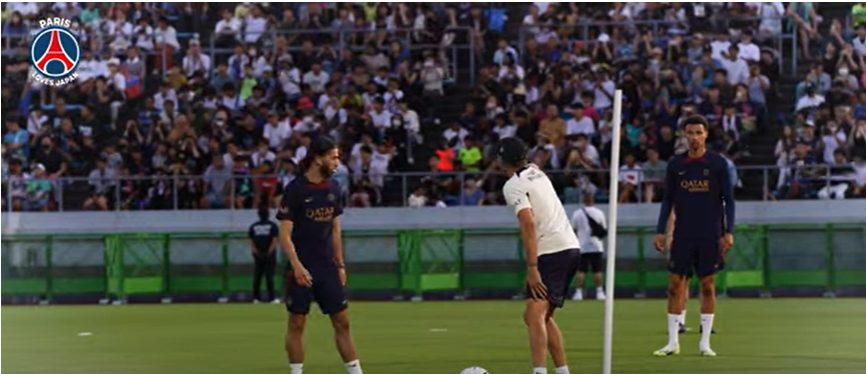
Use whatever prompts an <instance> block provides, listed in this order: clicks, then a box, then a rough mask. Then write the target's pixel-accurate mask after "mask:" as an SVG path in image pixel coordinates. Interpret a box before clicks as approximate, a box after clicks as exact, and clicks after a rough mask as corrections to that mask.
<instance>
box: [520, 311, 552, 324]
mask: <svg viewBox="0 0 866 374" xmlns="http://www.w3.org/2000/svg"><path fill="white" fill-rule="evenodd" d="M546 315H547V311H544V310H535V309H533V308H527V309H526V311H525V312H523V323H525V324H526V325H527V326H532V325H536V324H542V325H543V324H544V323H545V317H546Z"/></svg>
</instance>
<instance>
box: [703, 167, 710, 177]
mask: <svg viewBox="0 0 866 374" xmlns="http://www.w3.org/2000/svg"><path fill="white" fill-rule="evenodd" d="M708 175H710V169H704V176H705V177H706V176H708Z"/></svg>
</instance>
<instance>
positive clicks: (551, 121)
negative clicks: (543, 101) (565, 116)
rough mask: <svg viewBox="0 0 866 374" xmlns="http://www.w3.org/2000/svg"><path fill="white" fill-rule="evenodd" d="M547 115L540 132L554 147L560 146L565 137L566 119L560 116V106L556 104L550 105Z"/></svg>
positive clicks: (539, 129)
mask: <svg viewBox="0 0 866 374" xmlns="http://www.w3.org/2000/svg"><path fill="white" fill-rule="evenodd" d="M545 114H546V115H545V117H544V119H543V120H541V124H540V125H539V128H538V134H539V135H541V136H543V137H544V138H545V139H547V140H548V141H550V144H552V145H553V146H554V147H560V146H561V145H562V143H563V140H564V139H565V135H566V125H565V121H563V120H562V118H560V117H559V108H557V107H556V105H553V104H551V105H548V106H547V111H546V113H545Z"/></svg>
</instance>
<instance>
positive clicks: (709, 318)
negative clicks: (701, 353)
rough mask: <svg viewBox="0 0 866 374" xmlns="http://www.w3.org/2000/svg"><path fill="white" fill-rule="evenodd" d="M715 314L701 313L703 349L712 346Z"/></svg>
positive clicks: (701, 345)
mask: <svg viewBox="0 0 866 374" xmlns="http://www.w3.org/2000/svg"><path fill="white" fill-rule="evenodd" d="M715 316H716V315H715V314H703V313H701V329H702V331H701V344H700V347H701V349H704V348H709V347H710V335H712V334H713V318H715Z"/></svg>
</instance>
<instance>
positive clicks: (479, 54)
mask: <svg viewBox="0 0 866 374" xmlns="http://www.w3.org/2000/svg"><path fill="white" fill-rule="evenodd" d="M819 6H820V7H821V9H822V11H821V14H822V15H823V16H822V17H819V16H818V15H817V13H816V12H815V9H816V8H817V7H819ZM862 13H863V12H862V9H860V8H857V7H856V6H854V7H852V4H824V3H822V4H817V3H795V4H792V5H787V6H784V5H782V3H763V4H760V3H759V4H751V3H737V4H702V3H693V4H692V3H689V4H680V3H675V4H659V3H632V4H620V3H613V4H612V5H611V4H609V3H599V4H578V3H569V4H552V3H551V4H548V3H535V4H522V3H507V4H506V3H487V4H484V5H472V4H468V3H458V4H439V3H433V4H427V3H424V4H384V3H379V4H377V3H363V4H324V3H291V4H276V3H273V4H261V5H258V4H237V3H219V4H206V3H164V4H154V3H149V4H141V3H135V4H132V3H122V4H114V3H102V4H95V3H87V4H86V5H83V3H39V4H34V3H4V4H3V40H2V42H3V56H2V68H3V73H4V74H3V82H2V102H3V107H4V110H3V114H2V116H3V125H4V130H3V131H4V132H3V189H4V190H3V204H4V205H3V209H4V210H10V209H11V210H81V209H97V210H105V209H129V210H138V209H175V208H177V209H204V208H250V207H253V206H255V205H258V204H259V203H261V202H265V201H270V203H271V204H274V203H275V201H277V199H278V198H279V196H280V194H281V192H280V191H281V189H282V186H284V185H285V184H286V183H288V182H289V181H290V180H291V179H292V178H293V173H294V171H295V170H296V165H297V164H298V161H299V160H300V159H301V158H303V156H304V155H305V154H306V149H307V148H306V147H307V145H308V144H309V142H310V141H311V139H313V138H315V137H316V136H319V135H322V134H325V135H329V136H332V137H333V138H335V139H336V140H337V141H338V142H339V143H340V144H341V146H342V149H343V150H344V160H343V161H344V165H343V166H342V167H341V169H340V170H339V171H338V173H337V175H336V176H335V177H336V178H337V180H338V181H339V182H340V184H341V186H342V189H343V191H344V196H343V198H344V199H345V201H346V202H347V203H348V205H350V206H354V207H364V206H395V205H396V206H402V205H411V206H418V207H421V206H452V205H461V204H462V205H477V204H485V205H488V204H501V203H502V198H501V196H499V191H500V189H501V186H502V183H504V179H503V177H502V176H501V175H500V174H499V173H498V166H497V165H496V162H495V160H494V157H493V156H492V155H493V154H494V153H493V149H492V147H493V145H494V144H495V142H496V140H497V139H498V138H499V137H502V136H510V135H514V136H518V137H520V138H523V139H524V140H525V141H527V142H528V143H530V144H531V145H532V151H531V155H530V157H531V158H532V160H533V161H535V162H536V163H538V164H539V165H541V166H542V167H543V168H544V169H545V170H546V171H548V172H550V173H551V175H554V176H555V181H556V184H557V189H558V190H559V191H560V192H561V196H562V198H563V199H564V200H565V201H566V202H576V201H577V199H578V196H579V193H580V191H591V192H594V193H595V194H596V195H597V198H598V200H600V201H602V202H603V201H606V200H608V199H610V198H611V197H609V196H607V192H606V191H607V187H608V186H607V185H606V183H607V173H606V170H608V169H609V168H610V167H611V166H610V165H609V159H610V157H609V154H610V139H611V135H610V134H611V129H610V125H609V123H610V119H611V103H612V95H613V91H614V89H615V88H619V89H622V90H623V91H624V96H625V100H626V102H625V104H624V109H623V111H624V113H623V118H624V122H623V123H624V132H623V147H622V148H623V152H624V153H625V154H626V155H630V156H626V157H623V159H625V160H631V161H629V162H628V163H627V164H625V165H622V166H619V165H614V167H621V168H622V171H623V172H622V176H623V177H624V179H623V181H622V183H627V184H628V183H631V184H633V185H635V186H636V188H635V189H634V192H633V193H630V194H624V195H621V196H617V197H615V198H618V199H619V200H620V201H621V202H646V201H658V200H659V198H660V196H661V194H663V191H660V190H659V189H660V186H659V185H658V180H659V179H658V175H659V171H660V170H663V169H664V160H666V159H667V158H668V157H670V156H671V155H672V154H674V153H676V152H678V151H681V150H682V149H683V143H682V141H681V140H679V137H678V136H677V131H678V125H679V123H680V122H681V118H683V117H684V116H686V115H688V114H692V113H699V114H703V115H705V116H707V118H708V119H710V121H711V123H712V129H711V139H710V142H711V144H712V147H713V149H714V150H716V151H718V152H720V153H722V154H723V155H724V156H725V157H726V158H728V160H729V161H730V164H731V167H732V168H734V167H737V169H738V174H737V181H736V185H737V194H738V195H739V196H740V197H741V198H743V199H790V198H819V197H821V198H846V197H848V198H850V197H861V198H862V197H864V196H866V90H864V87H866V60H864V56H866V26H864V25H863V22H861V21H862V19H863V14H862ZM54 16H58V17H64V18H67V19H70V20H73V21H74V22H73V25H72V27H71V29H72V30H73V31H74V32H75V33H76V35H77V36H78V39H79V42H80V44H81V45H82V47H83V50H84V52H83V56H82V58H81V62H80V64H79V67H78V74H79V78H78V80H76V81H75V82H74V83H73V84H70V85H66V86H62V87H51V88H48V87H45V86H41V85H39V84H38V83H35V82H33V81H32V80H31V79H30V78H29V76H30V74H29V71H30V69H31V66H30V61H29V52H28V45H29V35H30V33H31V31H32V30H34V29H35V28H37V26H38V25H37V24H36V20H38V19H42V18H45V17H54ZM554 25H555V26H554ZM780 134H781V135H780ZM735 165H736V166H735ZM767 165H776V166H769V167H768V166H767ZM650 191H652V192H650Z"/></svg>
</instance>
